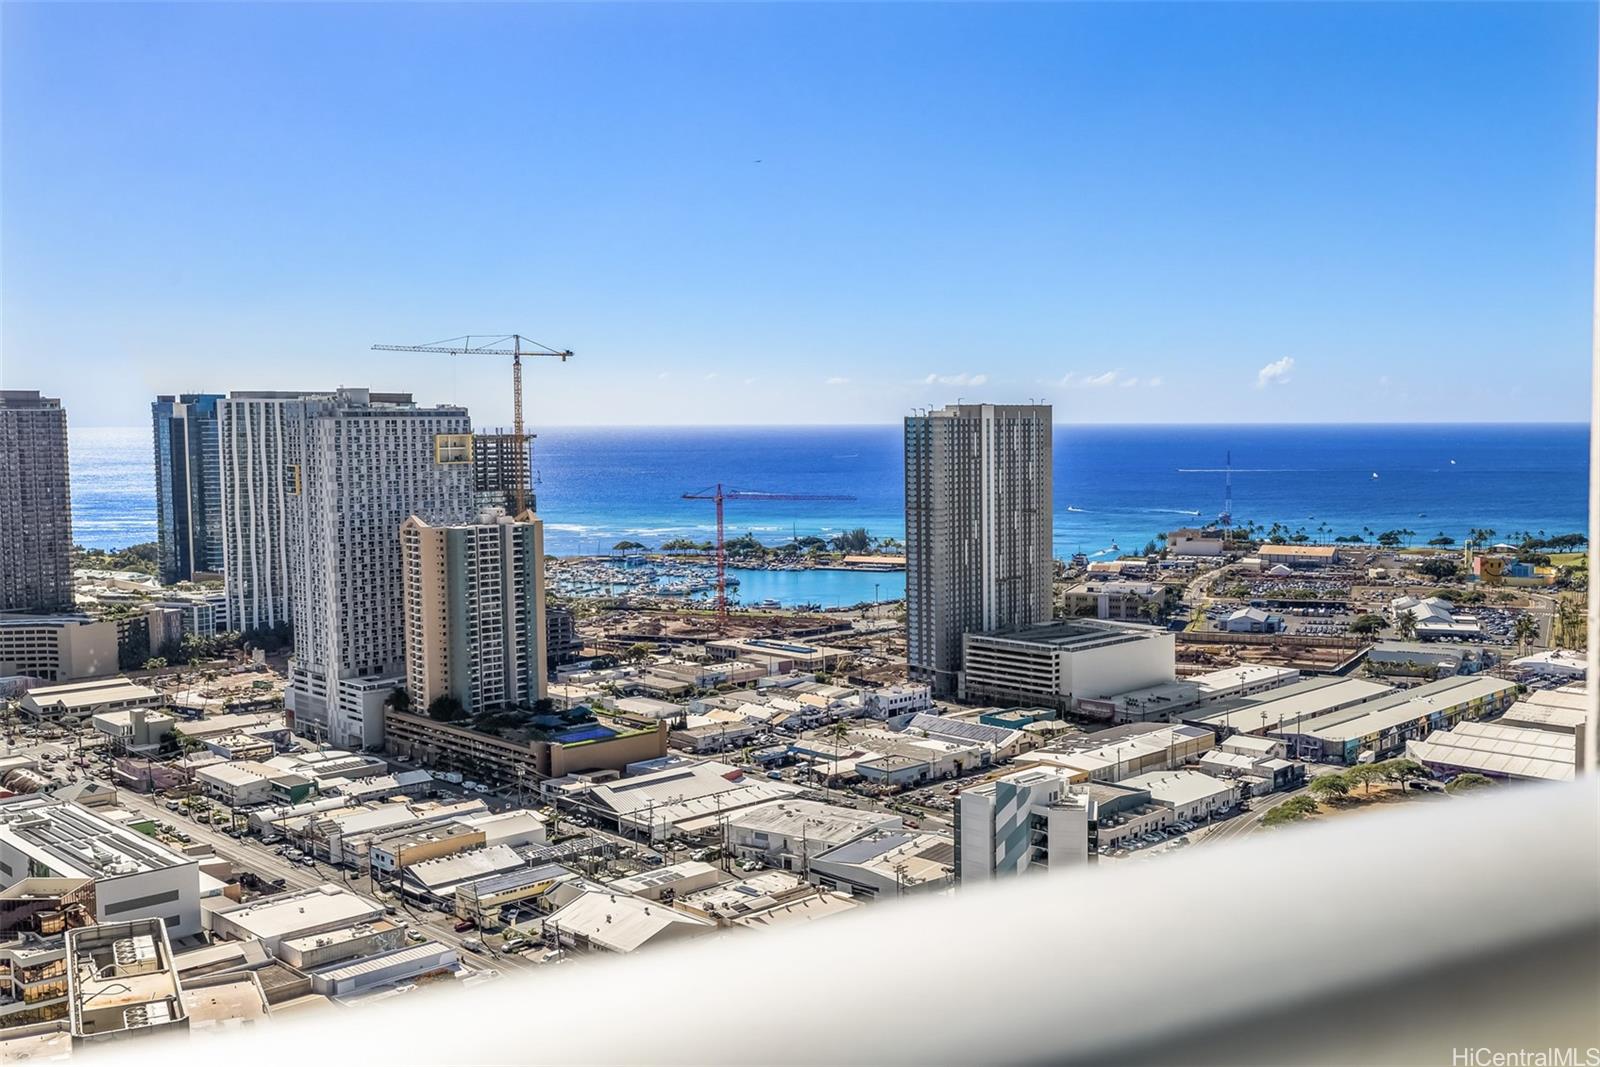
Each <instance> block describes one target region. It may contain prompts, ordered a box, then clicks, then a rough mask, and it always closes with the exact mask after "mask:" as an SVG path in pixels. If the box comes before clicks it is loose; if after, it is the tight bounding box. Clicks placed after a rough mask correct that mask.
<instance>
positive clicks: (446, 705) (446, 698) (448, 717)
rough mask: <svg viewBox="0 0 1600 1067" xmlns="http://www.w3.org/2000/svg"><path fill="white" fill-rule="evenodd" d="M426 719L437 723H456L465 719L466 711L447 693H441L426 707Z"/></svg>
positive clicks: (459, 702)
mask: <svg viewBox="0 0 1600 1067" xmlns="http://www.w3.org/2000/svg"><path fill="white" fill-rule="evenodd" d="M428 717H429V718H430V719H434V720H436V721H438V722H456V721H457V720H459V719H464V718H466V717H467V709H466V708H465V707H464V706H462V703H461V701H459V700H457V699H456V698H455V697H453V696H451V695H450V694H449V693H441V694H439V695H438V696H436V697H434V698H433V701H432V702H431V703H430V704H429V705H428Z"/></svg>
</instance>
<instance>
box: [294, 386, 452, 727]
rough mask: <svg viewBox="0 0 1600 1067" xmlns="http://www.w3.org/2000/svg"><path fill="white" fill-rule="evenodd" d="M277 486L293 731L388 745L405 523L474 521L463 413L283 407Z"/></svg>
mask: <svg viewBox="0 0 1600 1067" xmlns="http://www.w3.org/2000/svg"><path fill="white" fill-rule="evenodd" d="M284 414H285V421H286V424H287V425H288V426H289V428H290V439H291V440H292V441H293V442H294V452H293V453H292V454H291V455H290V456H289V457H288V458H289V462H288V464H287V466H286V469H285V471H284V486H285V489H286V499H287V502H288V511H287V513H288V559H289V587H290V589H291V591H292V592H291V596H290V601H291V615H292V618H293V623H294V647H295V654H294V657H293V658H292V659H291V660H290V661H289V689H288V692H287V694H286V702H287V703H288V705H289V707H290V709H291V710H292V711H293V713H294V725H295V729H296V731H297V732H301V733H304V734H307V735H309V736H312V737H315V738H318V739H320V740H326V741H330V742H332V743H334V744H337V745H342V746H346V747H353V748H361V747H368V748H370V747H373V746H376V745H378V744H380V743H381V742H382V740H383V714H382V709H383V703H384V700H385V699H386V698H387V696H388V694H389V692H390V691H391V690H393V689H394V688H395V687H397V686H399V685H402V684H404V681H405V592H404V584H403V580H402V576H403V563H402V558H401V548H400V526H401V523H403V522H405V521H406V519H407V518H408V517H410V516H412V515H418V516H422V517H424V518H427V519H429V520H432V521H437V522H457V521H460V520H462V519H465V518H466V517H468V516H469V515H471V514H472V423H471V420H470V419H469V418H468V416H467V412H466V409H465V408H459V407H445V406H439V407H418V406H416V405H415V404H414V403H412V400H411V397H410V396H409V395H408V394H382V393H372V392H369V391H368V390H365V389H340V390H338V391H337V392H336V393H334V394H333V395H331V396H321V397H307V398H304V399H302V400H301V401H299V402H298V403H295V404H291V405H289V406H288V407H287V408H286V409H285V412H284Z"/></svg>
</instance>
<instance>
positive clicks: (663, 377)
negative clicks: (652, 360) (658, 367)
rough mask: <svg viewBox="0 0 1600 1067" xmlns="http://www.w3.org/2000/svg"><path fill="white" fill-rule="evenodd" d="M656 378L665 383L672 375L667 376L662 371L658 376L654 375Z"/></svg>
mask: <svg viewBox="0 0 1600 1067" xmlns="http://www.w3.org/2000/svg"><path fill="white" fill-rule="evenodd" d="M656 377H657V378H659V379H660V380H661V381H666V380H667V379H668V378H670V377H672V375H670V374H668V373H667V372H666V371H662V372H661V373H660V374H658V375H656Z"/></svg>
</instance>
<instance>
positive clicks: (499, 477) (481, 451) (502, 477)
mask: <svg viewBox="0 0 1600 1067" xmlns="http://www.w3.org/2000/svg"><path fill="white" fill-rule="evenodd" d="M533 436H534V435H533V434H529V435H527V437H528V447H527V448H520V447H518V445H517V435H516V432H515V431H512V430H482V431H480V432H478V433H475V434H473V435H472V491H473V502H474V503H475V504H476V505H477V506H478V507H479V508H504V509H505V513H506V514H507V515H516V514H518V511H517V487H518V486H521V487H522V489H523V491H524V492H525V493H526V494H527V500H528V510H529V511H534V512H537V511H538V510H539V500H538V494H537V492H536V491H535V487H534V485H533V481H532V478H531V477H530V474H531V469H532V463H531V452H532V449H533Z"/></svg>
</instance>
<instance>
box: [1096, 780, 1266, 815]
mask: <svg viewBox="0 0 1600 1067" xmlns="http://www.w3.org/2000/svg"><path fill="white" fill-rule="evenodd" d="M1124 784H1126V785H1127V786H1129V787H1130V788H1133V789H1143V790H1145V791H1146V792H1148V793H1149V794H1150V799H1151V800H1152V801H1153V802H1154V803H1156V804H1159V805H1160V806H1162V807H1163V808H1166V809H1168V810H1169V811H1171V812H1172V820H1171V821H1172V822H1183V821H1189V822H1196V821H1205V820H1208V819H1212V818H1215V817H1216V816H1218V815H1222V814H1224V813H1226V812H1229V811H1232V810H1233V809H1234V808H1236V807H1238V806H1239V800H1240V798H1241V796H1242V795H1243V789H1242V788H1241V786H1240V785H1239V783H1238V782H1233V781H1227V780H1225V779H1221V778H1214V777H1212V776H1211V775H1209V774H1202V773H1201V772H1200V771H1157V772H1155V773H1153V774H1141V775H1138V776H1137V777H1134V778H1129V779H1128V780H1127V782H1126V783H1124Z"/></svg>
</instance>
